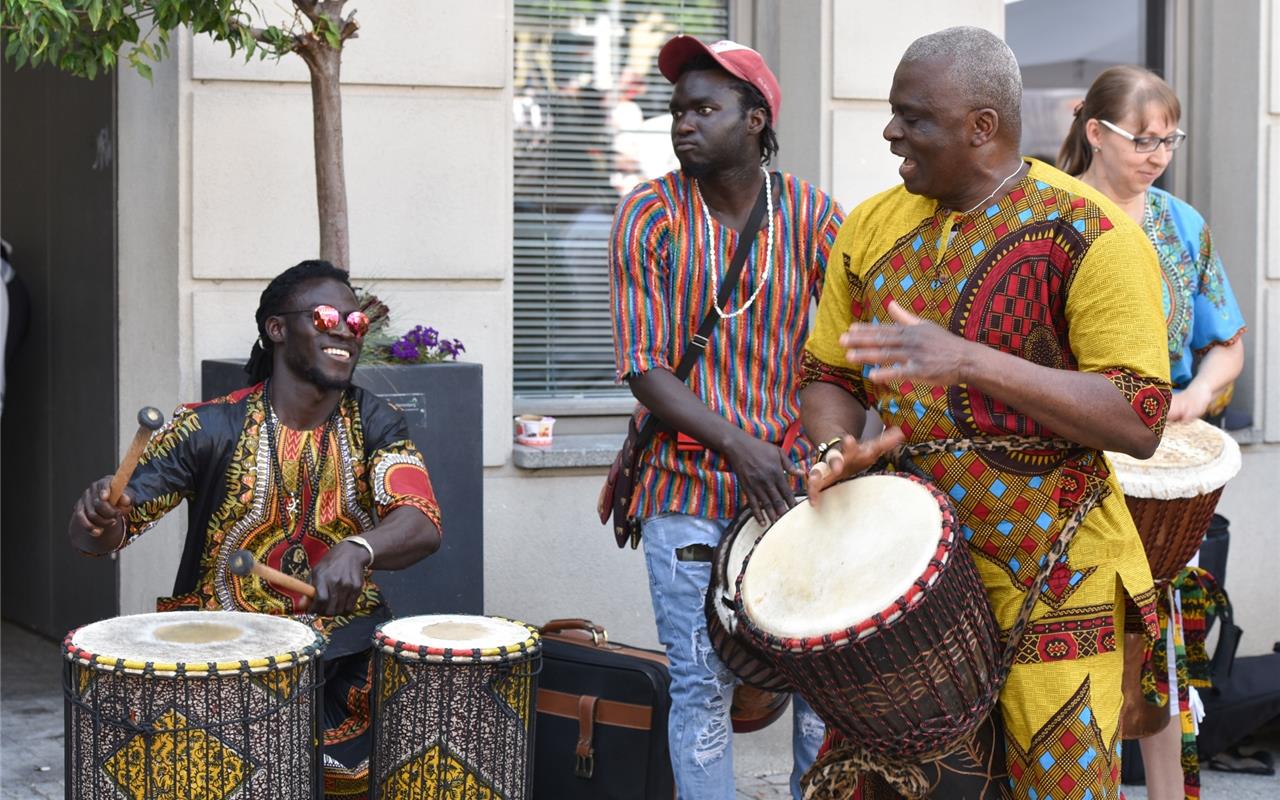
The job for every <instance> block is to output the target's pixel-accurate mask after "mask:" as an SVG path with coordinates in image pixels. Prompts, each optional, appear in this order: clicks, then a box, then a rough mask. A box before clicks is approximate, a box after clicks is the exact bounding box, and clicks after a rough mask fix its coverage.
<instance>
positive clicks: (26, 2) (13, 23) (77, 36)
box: [0, 0, 342, 79]
mask: <svg viewBox="0 0 1280 800" xmlns="http://www.w3.org/2000/svg"><path fill="white" fill-rule="evenodd" d="M259 1H260V0H0V49H2V50H3V54H4V58H5V60H7V61H9V62H10V63H11V64H13V65H15V66H17V67H24V66H32V67H35V66H40V65H41V64H52V65H54V66H56V67H57V68H58V69H61V70H64V71H66V72H70V73H72V74H74V75H80V76H82V77H86V78H90V79H92V78H94V77H96V76H97V75H98V73H99V72H100V71H107V70H111V69H114V68H115V67H116V65H117V64H119V63H120V61H121V58H120V56H121V54H124V61H126V62H127V63H128V64H129V66H130V67H132V68H133V69H135V70H137V72H138V73H139V74H141V75H142V76H143V77H144V78H147V79H150V78H151V64H153V63H155V62H158V61H161V60H163V59H164V58H165V57H166V56H167V55H168V53H169V34H170V32H172V31H174V30H176V29H178V28H183V27H187V28H190V29H191V30H192V31H193V32H194V33H198V34H199V33H203V34H208V35H210V36H212V37H213V38H214V39H216V40H218V41H223V42H226V43H227V44H228V46H229V47H230V49H231V52H232V53H233V54H235V53H237V52H240V51H243V52H244V54H245V57H246V58H252V57H253V56H255V55H256V56H258V57H259V58H265V57H268V56H275V57H279V56H281V55H284V54H285V53H288V52H290V51H292V50H294V49H296V47H297V39H296V37H297V36H298V35H299V34H301V33H302V31H298V30H285V29H282V28H280V27H278V26H274V25H273V26H269V27H266V28H262V29H259V28H254V27H252V26H251V25H250V21H251V20H252V19H254V18H255V17H256V12H257V10H258V3H259ZM305 21H306V18H305V17H303V16H302V15H298V16H297V18H296V19H295V24H297V25H301V24H303V23H304V22H305ZM314 35H316V36H317V37H323V39H324V40H325V41H326V42H327V43H328V44H329V46H331V47H334V48H341V46H342V37H341V33H340V28H339V27H338V26H337V25H335V24H334V23H333V22H330V21H329V19H328V18H325V17H321V18H320V19H319V21H318V22H317V23H316V25H315V30H314Z"/></svg>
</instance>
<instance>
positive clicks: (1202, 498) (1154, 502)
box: [1107, 419, 1240, 584]
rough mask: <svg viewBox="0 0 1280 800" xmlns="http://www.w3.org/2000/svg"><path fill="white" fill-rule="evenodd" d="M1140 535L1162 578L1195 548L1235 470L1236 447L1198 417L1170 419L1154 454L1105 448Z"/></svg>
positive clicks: (1175, 571) (1164, 580)
mask: <svg viewBox="0 0 1280 800" xmlns="http://www.w3.org/2000/svg"><path fill="white" fill-rule="evenodd" d="M1107 457H1108V458H1109V459H1110V460H1111V464H1112V466H1113V467H1114V468H1115V473H1116V478H1118V479H1119V480H1120V487H1121V489H1123V491H1124V499H1125V502H1126V503H1127V504H1128V506H1129V513H1130V514H1132V515H1133V524H1134V525H1135V526H1136V527H1137V528H1138V535H1139V536H1140V537H1142V546H1143V548H1144V549H1145V550H1146V551H1147V562H1148V563H1149V564H1150V565H1151V577H1153V578H1155V580H1156V583H1157V584H1162V583H1167V582H1168V581H1170V580H1171V579H1172V578H1173V577H1174V576H1175V575H1177V574H1178V571H1179V570H1181V569H1182V568H1183V567H1185V566H1186V565H1187V562H1188V561H1190V560H1191V557H1192V556H1193V555H1195V554H1196V550H1198V549H1200V540H1201V539H1203V538H1204V533H1205V531H1206V530H1208V529H1209V521H1210V520H1211V519H1213V511H1214V509H1215V508H1217V506H1218V498H1219V497H1220V496H1221V495H1222V487H1223V486H1225V485H1226V483H1227V481H1229V480H1231V479H1232V478H1234V477H1235V475H1236V473H1237V472H1239V471H1240V446H1239V445H1238V444H1236V441H1235V439H1232V438H1231V436H1230V435H1229V434H1227V432H1226V431H1224V430H1222V429H1221V428H1215V427H1214V426H1212V425H1210V424H1209V423H1207V422H1204V421H1202V420H1198V419H1197V420H1190V421H1188V422H1171V423H1169V424H1168V425H1166V426H1165V429H1164V436H1163V437H1162V438H1161V440H1160V447H1159V448H1158V449H1157V450H1156V452H1155V455H1153V456H1152V457H1151V458H1149V459H1146V460H1141V461H1140V460H1138V459H1136V458H1133V457H1131V456H1127V455H1124V454H1123V453H1107Z"/></svg>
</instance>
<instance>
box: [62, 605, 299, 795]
mask: <svg viewBox="0 0 1280 800" xmlns="http://www.w3.org/2000/svg"><path fill="white" fill-rule="evenodd" d="M323 649H324V639H323V637H321V636H320V635H319V634H318V633H316V632H315V631H313V630H311V628H308V627H307V626H306V625H303V624H302V623H300V622H295V621H293V620H290V619H285V618H282V617H274V616H268V615H266V614H245V613H239V612H231V611H171V612H166V613H158V614H138V615H135V616H127V617H116V618H114V619H108V620H103V621H101V622H95V623H93V624H91V625H86V626H84V627H83V628H79V629H77V630H73V631H71V633H69V634H67V637H66V639H65V640H64V641H63V655H64V658H65V659H66V664H65V669H64V672H63V676H64V683H63V690H64V697H65V707H66V720H67V742H66V787H67V797H74V798H76V800H107V798H110V800H177V798H182V800H259V798H264V799H265V800H294V799H295V798H296V800H303V799H304V798H306V799H308V800H313V799H315V800H318V798H320V796H321V791H322V787H323V779H322V778H321V766H322V765H321V760H320V753H319V746H318V743H319V741H320V718H319V711H318V709H319V708H320V707H321V706H320V703H319V692H320V688H319V685H318V682H317V678H318V676H320V675H322V674H323V672H322V669H321V665H320V654H321V652H322V651H323Z"/></svg>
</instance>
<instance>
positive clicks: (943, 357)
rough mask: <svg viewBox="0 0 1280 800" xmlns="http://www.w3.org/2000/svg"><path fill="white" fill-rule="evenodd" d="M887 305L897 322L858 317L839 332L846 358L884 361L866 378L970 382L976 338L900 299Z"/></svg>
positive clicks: (861, 361)
mask: <svg viewBox="0 0 1280 800" xmlns="http://www.w3.org/2000/svg"><path fill="white" fill-rule="evenodd" d="M887 310H888V312H889V316H891V317H892V318H893V321H894V323H896V324H893V325H869V324H867V323H865V322H855V323H853V324H852V325H850V326H849V330H847V331H845V332H844V333H842V334H840V344H841V345H842V346H843V347H844V348H845V359H846V360H847V361H849V362H850V363H853V364H875V365H879V366H876V367H874V368H873V369H872V370H871V372H870V373H868V374H867V377H868V378H870V379H871V380H872V381H874V382H876V383H880V384H885V383H890V382H892V381H904V380H914V381H922V382H924V383H929V384H933V385H934V386H954V385H956V384H959V383H964V382H965V377H964V374H963V370H964V365H965V364H966V363H967V361H968V352H969V349H970V348H971V347H973V346H974V343H973V342H970V341H968V340H967V339H964V338H963V337H960V336H956V335H955V334H954V333H951V332H950V331H948V330H946V329H945V328H943V327H942V326H940V325H938V324H937V323H934V322H930V321H928V320H924V319H921V318H919V317H917V316H916V315H915V314H912V313H911V312H910V311H907V310H906V309H905V308H903V307H902V306H900V305H898V304H897V302H896V301H890V303H889V306H888V309H887Z"/></svg>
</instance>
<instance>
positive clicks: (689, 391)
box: [610, 36, 843, 800]
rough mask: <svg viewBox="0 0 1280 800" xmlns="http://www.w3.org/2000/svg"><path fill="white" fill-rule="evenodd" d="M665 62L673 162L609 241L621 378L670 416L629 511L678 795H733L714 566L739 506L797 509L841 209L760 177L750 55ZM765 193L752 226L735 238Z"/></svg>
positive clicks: (754, 62)
mask: <svg viewBox="0 0 1280 800" xmlns="http://www.w3.org/2000/svg"><path fill="white" fill-rule="evenodd" d="M658 67H659V69H660V70H661V71H662V74H663V75H664V76H665V77H666V78H667V79H668V80H670V81H671V82H672V83H674V84H675V89H674V91H673V93H672V97H671V106H670V108H671V115H672V123H671V141H672V145H673V146H674V148H675V151H676V157H677V158H678V160H679V162H680V169H679V170H676V171H674V172H671V173H668V174H667V175H664V176H663V177H661V178H658V179H656V180H652V181H648V182H646V183H643V184H641V185H640V186H638V187H637V188H636V189H635V190H634V191H632V192H631V193H630V194H629V195H628V196H627V197H626V198H625V199H624V200H623V201H622V203H621V204H620V205H619V206H618V209H617V212H616V215H615V218H614V228H613V234H612V239H611V242H610V262H611V272H612V303H613V317H614V346H615V354H616V360H617V370H618V379H619V380H622V379H625V380H627V382H628V384H629V385H630V387H631V391H632V393H633V394H634V395H635V396H636V398H637V399H638V400H639V401H640V403H641V404H642V406H643V407H642V408H641V409H639V412H638V413H639V416H640V417H641V418H643V417H644V416H646V415H648V414H649V413H653V414H655V415H656V416H657V417H658V418H659V419H660V420H661V421H662V423H663V424H662V426H661V430H662V431H663V432H661V433H659V434H658V435H657V436H656V437H655V439H654V441H653V443H652V444H651V445H650V446H649V447H648V448H647V449H646V450H645V452H644V453H643V455H642V456H641V460H640V464H641V466H640V469H639V473H640V474H639V475H638V477H637V485H636V495H635V499H634V503H635V505H634V506H633V510H634V512H635V513H636V514H637V515H638V516H639V517H640V518H641V519H642V520H643V526H642V530H643V541H644V545H645V559H646V562H647V565H648V568H649V577H650V589H651V592H652V597H653V606H654V614H655V617H656V619H657V624H658V635H659V638H660V639H661V640H662V643H663V645H664V646H665V647H666V650H667V655H668V656H669V658H670V661H671V678H672V683H671V699H672V706H671V718H670V726H669V735H670V745H671V759H672V766H673V769H674V772H675V777H676V784H677V788H678V790H679V795H680V797H681V798H685V800H705V798H725V799H726V800H729V799H730V798H734V797H736V794H735V791H734V785H733V755H732V750H731V741H732V739H731V735H730V734H731V731H730V718H729V707H730V701H731V698H732V695H733V689H734V684H735V683H736V679H735V678H734V676H733V675H732V673H730V672H729V671H728V670H727V669H726V668H725V666H724V665H723V664H722V663H721V661H720V659H719V658H717V657H716V654H715V652H714V651H713V649H712V647H711V644H710V641H709V639H708V636H707V627H706V619H705V616H704V612H703V599H704V596H705V594H706V591H707V585H708V583H709V581H710V573H711V564H710V561H711V556H712V552H713V549H714V548H715V546H716V545H717V544H718V543H719V541H720V539H721V537H722V536H723V535H724V533H725V532H726V531H727V530H728V529H729V527H730V525H731V524H732V522H733V520H734V518H735V517H736V516H738V514H739V512H740V511H742V510H743V509H744V508H749V509H750V510H751V512H752V513H753V514H754V515H755V516H756V517H757V518H758V519H760V520H762V521H765V520H772V519H776V518H777V517H778V516H779V515H781V514H782V513H784V512H785V511H786V510H787V508H788V507H790V506H791V505H794V503H795V499H794V497H795V492H796V490H797V489H798V486H799V484H798V480H797V479H798V477H799V476H800V475H801V474H802V473H801V471H800V470H799V469H797V467H796V464H797V463H803V462H805V461H806V460H807V458H808V454H809V445H808V443H807V442H804V441H803V439H802V440H800V441H799V442H797V443H796V445H795V446H792V447H789V446H787V445H785V444H784V438H785V434H786V432H787V430H788V428H790V427H792V426H793V424H795V423H796V422H797V420H798V416H799V402H798V394H797V393H798V386H799V374H800V356H801V353H802V350H803V345H804V339H805V336H806V333H807V331H808V319H807V318H808V310H809V306H810V303H811V302H812V301H813V300H814V299H816V298H817V297H819V296H820V294H821V286H822V281H823V275H824V271H825V269H826V264H827V256H828V253H829V252H830V249H831V245H832V242H834V240H835V236H836V231H837V230H838V229H839V226H840V222H841V220H842V218H843V214H842V213H841V211H840V208H839V207H838V206H837V205H836V203H835V201H833V200H832V199H831V198H829V197H828V196H827V195H825V194H824V193H823V192H821V191H819V190H818V189H817V188H815V187H813V186H811V185H810V184H808V183H806V182H805V181H802V180H800V179H799V178H796V177H793V176H790V175H786V174H783V173H776V172H772V173H771V172H768V171H767V170H766V167H765V165H766V164H768V162H769V161H770V159H771V158H772V156H773V154H774V153H775V152H776V151H777V148H778V144H777V138H776V136H775V135H774V131H773V125H774V122H775V121H776V120H777V117H778V110H779V107H780V104H781V100H782V97H781V92H780V90H779V87H778V80H777V78H776V77H774V75H773V73H772V72H771V71H770V69H769V67H768V66H767V65H766V64H765V63H764V59H763V58H761V57H760V54H759V53H757V52H756V51H754V50H752V49H750V48H748V47H744V46H743V45H740V44H737V43H735V42H716V43H715V44H712V45H707V44H704V43H703V42H701V41H699V40H697V39H695V38H693V37H691V36H677V37H676V38H674V39H672V40H671V41H670V42H668V43H667V44H666V45H665V46H664V47H663V48H662V51H661V52H660V54H659V56H658ZM762 188H763V189H764V190H765V196H766V198H767V205H766V213H765V218H764V221H763V222H762V223H761V225H760V230H759V233H758V234H757V235H756V236H755V239H754V241H747V242H745V243H739V242H738V236H739V233H738V232H739V231H740V230H741V229H742V227H743V226H744V223H745V222H746V219H747V217H748V215H749V213H750V211H751V209H752V207H753V205H754V204H755V203H756V200H757V198H758V197H759V196H760V194H761V190H762ZM743 246H745V247H748V248H750V250H749V251H748V255H747V258H746V262H745V264H744V266H743V268H742V274H741V278H740V280H739V283H738V285H737V287H736V289H735V290H734V291H733V293H732V294H730V295H729V296H728V298H727V301H726V302H725V303H724V305H723V306H720V305H716V309H717V311H718V312H719V314H720V317H721V319H720V320H719V322H718V324H717V326H716V328H715V332H714V333H713V334H712V335H711V337H710V341H709V342H708V343H707V344H706V347H705V352H704V353H703V354H702V357H701V358H700V359H699V360H698V362H697V365H696V366H695V367H694V369H693V371H692V373H691V374H690V375H689V379H688V381H687V382H681V381H680V380H679V379H677V378H676V377H675V375H674V372H673V370H674V367H675V365H676V364H677V363H678V361H679V358H680V356H681V355H682V353H683V351H684V350H685V348H686V347H688V346H689V345H690V338H691V337H692V336H693V334H694V333H695V331H696V329H697V327H698V323H699V322H700V321H701V319H702V317H703V316H704V315H705V314H706V313H707V311H708V310H709V309H710V308H711V306H712V304H713V303H716V296H717V292H718V291H719V287H720V283H721V282H722V281H723V280H724V272H725V269H726V267H727V266H728V264H729V262H730V261H731V259H732V257H733V253H734V252H735V250H736V249H737V248H738V247H743ZM642 421H643V419H638V420H637V422H638V423H639V422H642ZM677 431H678V432H679V433H680V434H684V436H680V437H678V436H677V433H676V432H677ZM686 437H687V440H686ZM678 439H679V440H680V443H679V444H678ZM693 440H696V441H693ZM795 707H796V712H795V736H794V741H793V744H794V745H795V748H794V749H795V757H796V770H795V772H794V773H793V777H792V784H793V786H792V792H793V794H794V795H795V796H796V797H797V798H798V797H799V796H800V795H799V787H798V777H799V775H800V774H801V773H802V772H803V770H804V769H805V768H807V767H808V765H809V764H810V763H812V760H813V756H814V754H815V753H816V751H817V747H818V745H819V744H820V743H821V739H822V724H821V722H820V721H819V720H818V718H817V717H816V716H815V715H814V714H813V712H812V711H811V710H809V708H808V706H806V705H805V704H804V703H803V701H801V700H800V698H799V697H798V696H797V697H796V698H795Z"/></svg>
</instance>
